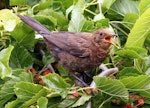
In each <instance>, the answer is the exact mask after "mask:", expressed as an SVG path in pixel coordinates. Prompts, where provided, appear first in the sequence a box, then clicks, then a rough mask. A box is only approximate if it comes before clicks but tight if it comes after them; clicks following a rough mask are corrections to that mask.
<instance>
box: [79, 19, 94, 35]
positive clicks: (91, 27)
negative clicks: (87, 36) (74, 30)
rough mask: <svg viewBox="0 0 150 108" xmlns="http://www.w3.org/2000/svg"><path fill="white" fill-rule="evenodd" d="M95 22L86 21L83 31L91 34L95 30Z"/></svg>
mask: <svg viewBox="0 0 150 108" xmlns="http://www.w3.org/2000/svg"><path fill="white" fill-rule="evenodd" d="M94 28H95V27H94V22H93V21H88V20H87V21H85V23H84V25H83V28H82V31H83V32H91V31H93V30H94Z"/></svg>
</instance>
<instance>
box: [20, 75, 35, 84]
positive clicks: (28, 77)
mask: <svg viewBox="0 0 150 108" xmlns="http://www.w3.org/2000/svg"><path fill="white" fill-rule="evenodd" d="M19 78H20V80H21V81H25V82H31V83H33V73H31V72H29V73H27V72H22V73H21V74H20V75H19Z"/></svg>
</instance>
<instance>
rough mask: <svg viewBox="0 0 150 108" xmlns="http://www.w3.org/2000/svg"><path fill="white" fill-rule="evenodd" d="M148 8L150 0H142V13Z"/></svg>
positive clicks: (140, 5) (140, 7) (140, 6)
mask: <svg viewBox="0 0 150 108" xmlns="http://www.w3.org/2000/svg"><path fill="white" fill-rule="evenodd" d="M148 8H150V0H140V4H139V9H140V15H142V14H143V13H144V12H145V11H146V10H147V9H148Z"/></svg>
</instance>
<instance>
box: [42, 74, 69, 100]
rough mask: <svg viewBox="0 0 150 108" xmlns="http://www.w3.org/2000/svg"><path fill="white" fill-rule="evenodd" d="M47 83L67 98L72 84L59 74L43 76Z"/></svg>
mask: <svg viewBox="0 0 150 108" xmlns="http://www.w3.org/2000/svg"><path fill="white" fill-rule="evenodd" d="M42 79H43V81H44V82H45V84H46V85H47V86H48V87H49V88H50V89H52V90H54V91H56V92H58V93H59V94H60V95H61V96H62V98H65V96H66V95H67V92H68V88H69V87H70V85H69V84H68V83H66V82H65V80H64V79H63V78H62V77H60V76H59V75H58V74H55V73H53V74H48V75H46V76H43V77H42Z"/></svg>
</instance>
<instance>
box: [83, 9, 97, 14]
mask: <svg viewBox="0 0 150 108" xmlns="http://www.w3.org/2000/svg"><path fill="white" fill-rule="evenodd" d="M84 10H85V11H87V12H89V13H91V14H93V15H97V14H95V13H94V12H92V11H90V10H88V9H84Z"/></svg>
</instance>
